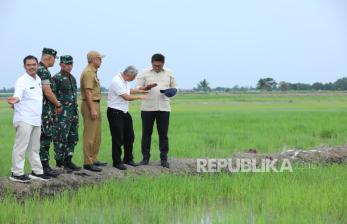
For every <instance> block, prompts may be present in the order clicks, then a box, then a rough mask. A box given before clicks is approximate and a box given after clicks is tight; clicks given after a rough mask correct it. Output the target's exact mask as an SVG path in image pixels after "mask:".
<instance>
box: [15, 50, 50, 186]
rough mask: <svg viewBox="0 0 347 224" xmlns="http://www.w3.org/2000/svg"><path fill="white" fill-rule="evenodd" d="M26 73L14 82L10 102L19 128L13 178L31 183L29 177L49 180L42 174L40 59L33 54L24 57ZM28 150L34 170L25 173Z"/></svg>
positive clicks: (17, 129)
mask: <svg viewBox="0 0 347 224" xmlns="http://www.w3.org/2000/svg"><path fill="white" fill-rule="evenodd" d="M23 63H24V68H25V71H26V73H25V74H24V75H22V76H21V77H19V79H18V80H17V81H16V84H15V92H14V95H13V97H10V98H8V103H9V104H11V105H12V107H13V108H14V116H13V124H14V127H15V128H16V141H15V144H14V146H13V152H12V169H11V171H12V175H11V176H10V180H11V181H16V182H22V183H25V182H28V181H30V179H38V180H44V181H46V180H48V179H50V178H49V177H47V176H46V175H44V174H43V169H42V164H41V161H40V155H39V152H40V135H41V114H42V87H41V79H40V77H38V76H37V75H36V74H37V68H38V61H37V58H36V57H34V56H31V55H29V56H27V57H25V58H24V60H23ZM27 150H28V154H29V162H30V165H31V169H32V172H31V174H30V175H29V177H28V176H27V175H25V174H24V162H25V152H26V151H27Z"/></svg>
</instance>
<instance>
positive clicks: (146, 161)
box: [139, 159, 149, 166]
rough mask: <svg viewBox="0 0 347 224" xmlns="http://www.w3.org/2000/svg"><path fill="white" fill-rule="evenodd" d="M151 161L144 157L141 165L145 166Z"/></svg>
mask: <svg viewBox="0 0 347 224" xmlns="http://www.w3.org/2000/svg"><path fill="white" fill-rule="evenodd" d="M148 163H149V161H148V160H146V159H143V160H142V161H141V162H140V163H139V166H144V165H148Z"/></svg>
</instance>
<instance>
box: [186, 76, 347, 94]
mask: <svg viewBox="0 0 347 224" xmlns="http://www.w3.org/2000/svg"><path fill="white" fill-rule="evenodd" d="M249 90H264V91H296V90H297V91H309V90H337V91H341V90H347V78H346V77H344V78H341V79H338V80H336V81H335V82H328V83H321V82H315V83H313V84H307V83H300V82H298V83H290V82H285V81H281V82H279V83H277V82H276V80H274V79H273V78H270V77H268V78H261V79H259V80H258V83H257V85H256V87H252V86H250V87H244V86H237V85H236V86H234V87H231V88H229V87H216V88H210V86H209V83H208V81H207V80H206V79H203V80H202V81H200V82H199V83H198V85H197V87H196V88H194V89H193V90H192V91H199V92H210V91H212V92H215V91H217V92H231V91H249Z"/></svg>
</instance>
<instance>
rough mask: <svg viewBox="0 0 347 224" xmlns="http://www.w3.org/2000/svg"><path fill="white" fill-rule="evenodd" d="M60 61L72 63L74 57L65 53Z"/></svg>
mask: <svg viewBox="0 0 347 224" xmlns="http://www.w3.org/2000/svg"><path fill="white" fill-rule="evenodd" d="M60 63H63V64H72V63H73V59H72V57H71V56H70V55H63V56H60Z"/></svg>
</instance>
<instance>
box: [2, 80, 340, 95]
mask: <svg viewBox="0 0 347 224" xmlns="http://www.w3.org/2000/svg"><path fill="white" fill-rule="evenodd" d="M249 90H264V91H295V90H340V91H341V90H347V77H343V78H340V79H338V80H336V81H335V82H328V83H321V82H315V83H313V84H307V83H300V82H297V83H290V82H285V81H281V82H279V83H277V82H276V81H275V80H274V79H273V78H271V77H267V78H261V79H259V80H258V82H257V85H256V87H252V86H249V87H245V86H238V85H235V86H233V87H216V88H211V87H210V83H209V82H208V81H207V80H206V79H203V80H201V81H200V82H199V83H198V84H197V86H196V87H194V88H193V91H197V92H211V91H212V92H216V91H217V92H231V91H249ZM78 91H79V89H78ZM101 91H102V92H107V91H108V90H107V88H105V87H101ZM13 92H14V88H5V87H3V88H2V89H1V88H0V93H13Z"/></svg>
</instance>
